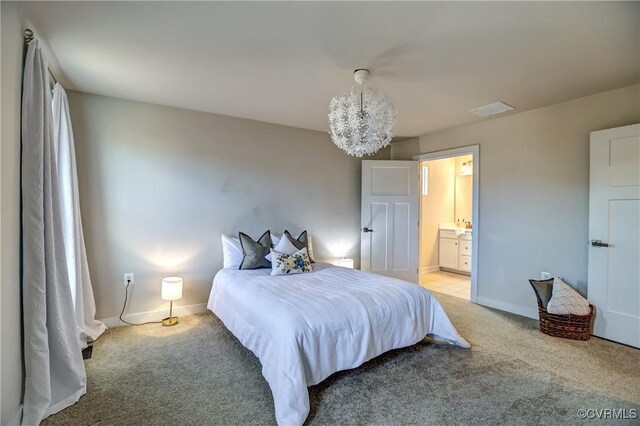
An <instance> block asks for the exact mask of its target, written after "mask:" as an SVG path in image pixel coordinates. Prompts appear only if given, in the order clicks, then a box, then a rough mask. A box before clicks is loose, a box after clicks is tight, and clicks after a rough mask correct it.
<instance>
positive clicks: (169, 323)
mask: <svg viewBox="0 0 640 426" xmlns="http://www.w3.org/2000/svg"><path fill="white" fill-rule="evenodd" d="M177 323H178V317H168V318H165V319H163V320H162V326H163V327H171V326H174V325H176V324H177Z"/></svg>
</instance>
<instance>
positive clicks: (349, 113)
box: [329, 69, 396, 157]
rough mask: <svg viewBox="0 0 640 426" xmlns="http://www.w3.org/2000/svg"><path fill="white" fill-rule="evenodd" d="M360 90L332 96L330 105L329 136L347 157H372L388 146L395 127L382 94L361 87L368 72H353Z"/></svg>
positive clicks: (389, 109) (394, 117) (390, 104)
mask: <svg viewBox="0 0 640 426" xmlns="http://www.w3.org/2000/svg"><path fill="white" fill-rule="evenodd" d="M353 77H354V79H355V80H356V83H358V85H359V86H360V90H358V89H357V88H356V87H352V88H351V91H349V92H347V93H343V94H342V95H340V96H335V97H334V98H332V99H331V103H330V104H329V134H330V135H331V139H332V140H333V143H335V144H336V146H337V147H338V148H340V149H342V150H343V151H345V152H346V153H347V154H349V155H353V156H354V157H362V156H363V155H371V154H373V153H375V152H377V151H378V150H379V149H381V148H384V147H385V146H387V145H389V144H390V143H391V139H393V135H394V131H395V127H396V110H395V108H394V107H393V104H392V103H391V101H390V100H389V98H387V97H386V96H385V95H384V94H383V93H380V92H379V91H377V90H376V89H373V88H370V87H367V88H365V87H364V86H363V83H364V82H365V81H366V80H367V77H369V70H366V69H357V70H355V71H354V73H353Z"/></svg>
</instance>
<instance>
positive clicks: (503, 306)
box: [476, 296, 538, 319]
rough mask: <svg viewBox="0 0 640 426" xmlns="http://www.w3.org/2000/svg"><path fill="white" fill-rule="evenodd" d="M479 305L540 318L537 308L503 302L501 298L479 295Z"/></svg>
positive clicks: (477, 301) (477, 300)
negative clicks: (488, 297) (494, 298)
mask: <svg viewBox="0 0 640 426" xmlns="http://www.w3.org/2000/svg"><path fill="white" fill-rule="evenodd" d="M476 303H477V304H478V305H482V306H486V307H488V308H494V309H498V310H500V311H505V312H509V313H512V314H516V315H522V316H523V317H527V318H533V319H538V309H537V308H525V307H522V306H517V305H512V304H511V303H506V302H501V301H499V300H493V299H487V298H485V297H481V296H478V297H477V299H476Z"/></svg>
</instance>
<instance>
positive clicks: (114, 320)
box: [100, 303, 207, 328]
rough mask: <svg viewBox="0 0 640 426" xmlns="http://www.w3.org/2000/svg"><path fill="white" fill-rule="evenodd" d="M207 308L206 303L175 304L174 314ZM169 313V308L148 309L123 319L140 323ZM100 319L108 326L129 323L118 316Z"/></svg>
mask: <svg viewBox="0 0 640 426" xmlns="http://www.w3.org/2000/svg"><path fill="white" fill-rule="evenodd" d="M206 310H207V304H206V303H198V304H196V305H188V306H174V307H173V314H174V315H177V316H183V315H192V314H198V313H200V312H204V311H206ZM168 315H169V310H168V309H158V310H156V311H147V312H137V313H134V314H125V315H123V316H122V318H123V319H125V320H126V321H129V322H133V323H136V324H140V323H143V322H147V321H160V320H162V319H163V318H166V317H167V316H168ZM100 321H102V322H103V323H105V324H106V326H107V327H109V328H113V327H120V326H123V325H127V324H125V323H123V322H122V321H120V318H118V317H110V318H102V319H101V320H100Z"/></svg>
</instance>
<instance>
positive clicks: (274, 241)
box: [271, 234, 282, 247]
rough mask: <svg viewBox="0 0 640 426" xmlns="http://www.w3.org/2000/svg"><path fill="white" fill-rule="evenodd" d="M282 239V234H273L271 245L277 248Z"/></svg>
mask: <svg viewBox="0 0 640 426" xmlns="http://www.w3.org/2000/svg"><path fill="white" fill-rule="evenodd" d="M281 238H282V234H280V235H276V234H271V244H272V245H273V246H274V247H275V246H276V245H278V243H279V242H280V239H281Z"/></svg>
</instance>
